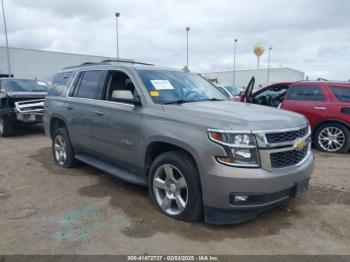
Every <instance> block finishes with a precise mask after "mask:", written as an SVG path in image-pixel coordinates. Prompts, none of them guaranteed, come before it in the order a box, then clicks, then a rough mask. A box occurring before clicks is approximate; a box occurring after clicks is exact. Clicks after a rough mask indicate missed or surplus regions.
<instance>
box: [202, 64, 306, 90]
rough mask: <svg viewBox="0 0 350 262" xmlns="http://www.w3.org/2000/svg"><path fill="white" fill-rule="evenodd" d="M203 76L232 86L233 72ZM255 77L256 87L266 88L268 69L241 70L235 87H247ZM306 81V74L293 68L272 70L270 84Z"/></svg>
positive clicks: (236, 75)
mask: <svg viewBox="0 0 350 262" xmlns="http://www.w3.org/2000/svg"><path fill="white" fill-rule="evenodd" d="M203 76H205V77H206V78H210V79H217V80H218V84H220V85H232V82H233V72H232V71H227V72H214V73H204V74H203ZM252 76H254V77H255V87H256V88H259V86H261V87H262V86H266V83H267V69H258V70H241V71H236V72H235V85H236V86H242V87H245V86H246V85H247V84H248V82H249V80H250V79H251V78H252ZM299 80H304V73H303V72H301V71H297V70H294V69H291V68H287V67H284V68H271V69H270V80H269V83H270V84H271V83H277V82H289V81H299Z"/></svg>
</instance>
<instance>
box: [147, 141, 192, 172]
mask: <svg viewBox="0 0 350 262" xmlns="http://www.w3.org/2000/svg"><path fill="white" fill-rule="evenodd" d="M176 150H181V151H183V152H185V153H186V154H187V155H188V156H189V157H190V158H191V159H192V160H193V163H194V164H195V166H196V168H197V171H198V172H199V163H198V161H199V160H198V156H197V154H196V153H195V151H194V150H193V148H191V147H188V146H185V145H183V144H182V143H177V142H176V141H171V142H168V141H164V140H155V141H152V142H150V143H149V144H148V145H147V147H146V150H145V155H144V159H143V165H144V167H145V169H146V170H147V173H148V170H149V168H150V167H151V164H152V162H153V161H154V159H155V158H156V157H157V156H159V155H160V154H162V153H165V152H169V151H176Z"/></svg>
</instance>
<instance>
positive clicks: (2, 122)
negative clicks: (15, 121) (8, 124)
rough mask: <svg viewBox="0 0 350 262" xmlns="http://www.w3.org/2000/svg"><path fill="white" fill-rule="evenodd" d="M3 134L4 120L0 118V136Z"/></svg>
mask: <svg viewBox="0 0 350 262" xmlns="http://www.w3.org/2000/svg"><path fill="white" fill-rule="evenodd" d="M3 133H4V119H3V118H0V134H3Z"/></svg>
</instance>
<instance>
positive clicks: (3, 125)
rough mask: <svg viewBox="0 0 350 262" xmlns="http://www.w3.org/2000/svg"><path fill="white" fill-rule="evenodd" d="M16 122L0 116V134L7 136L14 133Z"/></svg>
mask: <svg viewBox="0 0 350 262" xmlns="http://www.w3.org/2000/svg"><path fill="white" fill-rule="evenodd" d="M13 128H14V124H13V123H12V122H10V121H9V120H7V119H6V118H4V117H0V136H2V137H7V136H11V135H12V133H13Z"/></svg>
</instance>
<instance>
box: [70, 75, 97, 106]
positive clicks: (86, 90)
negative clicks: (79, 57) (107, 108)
mask: <svg viewBox="0 0 350 262" xmlns="http://www.w3.org/2000/svg"><path fill="white" fill-rule="evenodd" d="M102 77H103V71H86V72H83V73H82V75H81V77H80V79H79V80H78V82H77V84H78V86H76V88H78V89H77V92H75V91H74V96H77V97H80V98H89V99H98V98H99V96H100V95H101V88H100V83H101V79H102Z"/></svg>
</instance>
